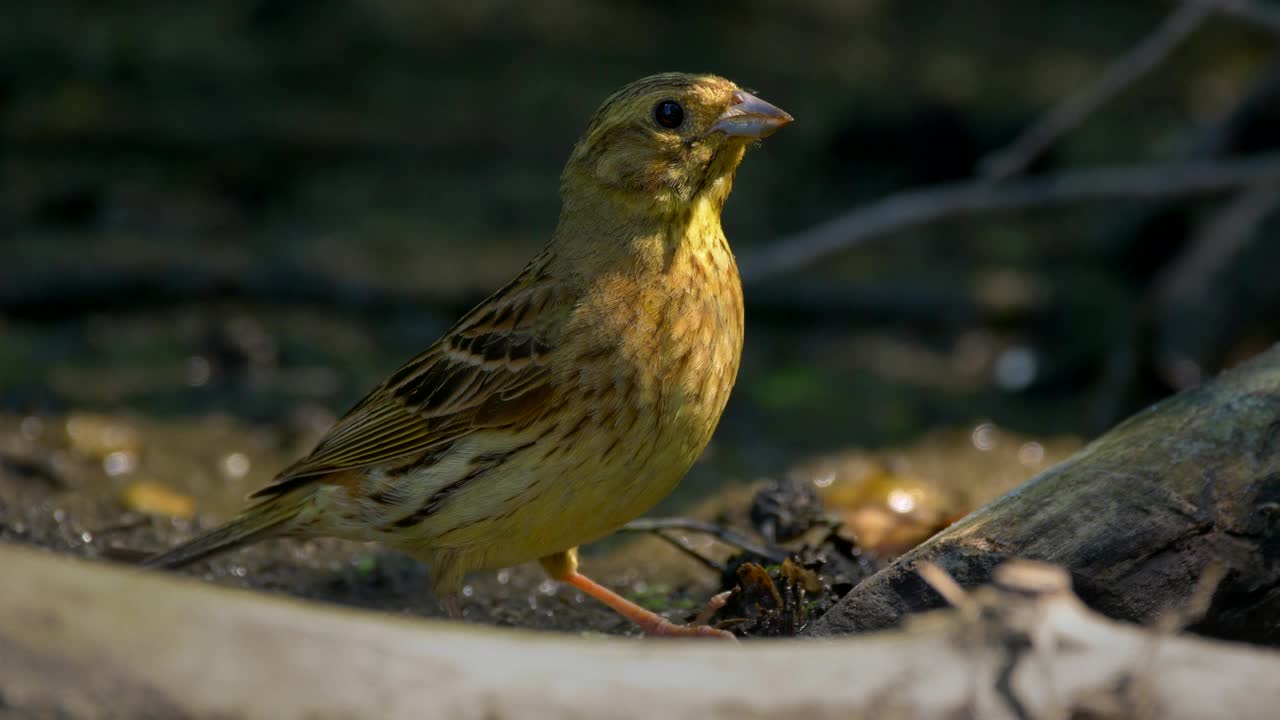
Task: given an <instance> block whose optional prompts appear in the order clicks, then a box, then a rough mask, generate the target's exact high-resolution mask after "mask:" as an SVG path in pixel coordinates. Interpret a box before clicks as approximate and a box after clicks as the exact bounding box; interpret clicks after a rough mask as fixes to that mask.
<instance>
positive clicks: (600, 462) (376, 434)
mask: <svg viewBox="0 0 1280 720" xmlns="http://www.w3.org/2000/svg"><path fill="white" fill-rule="evenodd" d="M791 121H792V117H791V116H790V115H788V114H787V113H785V112H783V111H782V110H780V109H778V108H776V107H774V106H773V105H770V104H769V103H767V102H765V101H763V100H761V99H759V98H757V97H755V96H754V95H752V94H750V93H748V92H746V91H745V90H742V89H741V88H739V87H738V86H737V85H735V84H734V83H732V82H730V81H728V80H726V79H724V78H721V77H717V76H714V75H690V74H684V73H666V74H661V75H654V76H651V77H647V78H644V79H641V80H638V81H636V82H633V83H631V84H630V85H627V86H626V87H624V88H622V89H621V90H619V91H618V92H616V93H614V94H613V95H612V96H610V97H609V98H608V99H607V100H605V102H604V104H603V105H601V107H600V108H599V109H598V110H597V111H596V113H595V115H594V116H593V117H592V118H591V121H590V123H589V124H588V126H587V130H586V133H585V134H584V135H583V136H582V138H581V139H580V140H579V141H578V143H577V144H576V145H575V146H574V148H573V152H572V154H571V155H570V157H569V161H568V163H567V164H566V165H565V168H564V171H563V173H562V174H561V178H560V196H561V211H560V219H559V223H558V225H557V226H556V229H555V232H554V233H553V234H552V236H551V240H550V242H549V243H547V245H546V246H545V247H544V248H543V250H542V251H541V252H539V253H538V254H537V256H535V257H534V258H533V260H531V261H530V262H529V264H528V265H527V266H525V268H524V269H523V270H522V271H521V272H520V273H519V274H518V275H516V277H515V279H513V280H512V281H511V282H509V283H507V285H506V286H505V287H503V288H502V289H501V290H498V291H497V292H496V293H494V294H493V295H492V296H490V297H489V298H488V299H486V300H485V301H483V302H481V303H480V304H479V305H478V306H477V307H475V308H474V309H473V310H471V311H470V312H469V313H467V314H466V315H465V316H464V317H463V318H462V319H461V320H459V321H458V323H457V324H456V325H454V326H453V328H451V329H450V330H449V331H448V332H446V333H445V334H444V336H443V337H441V338H440V339H439V340H437V341H436V343H435V344H434V345H432V346H431V347H429V348H427V350H426V351H425V352H423V353H421V354H420V355H418V356H417V357H415V358H413V359H412V360H410V361H409V362H408V363H407V364H405V365H404V366H403V367H401V368H400V369H399V370H397V371H395V372H394V373H393V374H392V375H391V376H390V377H389V378H387V380H386V381H385V382H383V383H382V384H381V385H379V386H378V387H377V388H376V389H374V390H373V391H372V392H371V393H369V395H368V396H367V397H365V398H364V400H362V401H360V402H359V403H358V404H357V405H356V406H355V407H354V408H352V409H351V410H350V411H349V412H348V413H347V414H346V415H345V416H343V417H342V418H341V419H340V420H338V422H337V423H336V424H335V425H334V427H333V428H332V429H331V430H330V431H329V433H328V434H327V435H325V437H324V438H323V439H321V440H320V442H319V443H318V444H317V446H316V447H315V449H314V450H313V451H312V452H311V454H310V455H308V456H306V457H304V458H303V459H301V460H299V461H298V462H296V463H294V464H293V465H290V466H289V467H287V468H285V469H284V470H283V471H282V472H281V473H280V474H279V475H278V476H277V477H276V478H275V480H274V481H273V482H272V483H271V484H269V485H267V486H266V487H264V488H262V489H260V490H258V491H256V492H255V493H253V494H252V495H251V496H250V498H251V499H252V500H255V501H256V502H255V503H254V504H252V505H250V506H249V507H248V508H247V509H246V510H244V511H243V512H242V513H241V514H240V515H239V516H238V517H236V518H234V519H233V520H231V521H229V522H228V523H226V524H224V525H222V526H220V527H217V528H214V529H213V530H210V531H209V532H207V533H205V534H203V535H200V536H198V537H196V538H195V539H193V540H191V541H189V542H187V543H185V544H183V545H180V546H178V547H175V548H173V549H172V550H169V551H167V552H163V553H160V554H157V555H154V556H152V557H150V558H149V559H147V560H146V561H144V564H145V565H147V566H149V567H155V568H172V567H178V566H181V565H184V564H187V563H190V562H194V561H196V560H199V559H201V558H204V557H207V556H209V555H211V554H213V553H218V552H222V551H224V550H228V549H231V548H235V547H238V546H242V545H246V544H249V543H254V542H257V541H260V540H263V539H266V538H271V537H303V538H306V537H322V536H331V537H339V538H346V539H351V540H359V541H378V542H381V543H384V544H386V545H388V546H390V547H393V548H397V549H399V550H401V551H403V552H405V553H407V554H409V555H410V556H412V557H414V558H417V559H420V560H423V561H425V562H427V563H429V564H430V566H431V574H432V586H433V590H434V591H435V594H436V597H437V598H438V599H439V601H440V603H441V605H442V606H443V607H444V609H445V610H446V611H447V612H448V613H449V615H450V616H451V617H454V618H460V617H461V616H462V611H461V603H460V600H459V591H460V590H461V588H462V584H463V580H464V576H465V575H466V574H467V573H469V572H471V571H478V570H491V569H497V568H503V567H508V566H511V565H516V564H519V563H523V562H527V561H530V560H534V559H538V560H540V561H541V563H542V565H543V567H544V568H545V569H546V571H547V572H548V574H549V575H550V576H551V577H552V578H553V579H555V580H558V581H562V582H565V583H568V584H569V585H571V586H573V587H575V588H577V589H579V590H581V591H583V592H584V593H586V594H588V595H591V596H592V597H594V598H597V599H598V600H600V601H602V602H604V603H605V604H607V605H608V606H610V607H611V608H613V609H614V610H616V611H617V612H619V613H620V614H622V615H623V616H625V617H627V618H629V619H630V620H632V621H634V622H635V623H636V624H638V625H639V626H640V627H641V628H642V629H643V630H644V631H645V632H646V633H647V634H651V635H691V636H728V637H732V636H731V635H729V634H728V633H725V632H724V631H722V630H717V629H714V628H710V627H695V626H687V625H678V624H675V623H672V622H670V621H668V620H666V619H665V618H662V617H661V616H659V615H657V614H655V613H652V612H650V611H648V610H646V609H644V608H641V607H640V606H638V605H636V604H634V603H632V602H630V601H628V600H626V599H625V598H623V597H622V596H620V595H618V594H616V593H614V592H612V591H610V590H609V589H607V588H605V587H603V586H601V585H599V584H597V583H595V582H594V581H592V580H590V579H589V578H587V577H585V576H584V575H582V574H581V573H579V572H578V557H577V548H578V546H579V545H581V544H583V543H589V542H592V541H594V540H597V539H599V538H601V537H603V536H605V535H607V534H609V533H611V532H613V531H614V530H616V529H617V528H619V527H620V526H622V525H623V524H625V523H626V522H627V521H629V520H632V519H633V518H635V517H637V516H638V515H640V514H642V513H644V512H645V511H646V510H648V509H649V508H651V507H653V505H654V504H655V503H657V502H658V500H660V499H661V498H662V497H664V496H665V495H667V494H668V493H669V492H670V491H671V490H672V489H674V488H675V486H676V484H677V483H678V482H679V481H680V479H681V478H682V477H683V476H684V475H685V473H686V472H687V471H688V470H689V468H690V466H692V465H693V462H694V461H695V460H696V459H697V457H698V455H699V454H700V453H701V452H702V450H703V449H704V448H705V447H706V445H707V442H708V441H709V440H710V438H711V434H712V432H713V431H714V430H715V427H716V424H717V423H718V422H719V420H720V415H721V413H722V412H723V411H724V407H725V403H726V402H727V401H728V398H729V392H730V390H731V389H732V387H733V383H734V379H735V377H736V376H737V372H738V361H739V357H740V355H741V352H742V334H743V318H742V312H743V311H742V284H741V281H740V280H739V278H738V270H737V266H736V264H735V262H734V258H733V253H732V252H731V250H730V249H729V245H728V243H727V241H726V240H725V236H724V231H723V230H722V229H721V227H720V211H721V208H722V207H723V206H724V202H725V199H726V198H727V197H728V196H729V191H730V188H731V187H732V185H733V176H734V172H735V171H736V170H737V167H738V164H739V163H740V162H741V161H742V158H743V155H744V154H745V152H746V150H747V147H748V145H751V144H752V143H754V142H756V141H758V140H759V139H760V138H763V137H766V136H768V135H770V134H772V133H773V132H774V131H775V130H777V129H778V128H780V127H782V126H783V125H785V124H787V123H789V122H791Z"/></svg>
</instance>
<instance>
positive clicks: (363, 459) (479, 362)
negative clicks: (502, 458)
mask: <svg viewBox="0 0 1280 720" xmlns="http://www.w3.org/2000/svg"><path fill="white" fill-rule="evenodd" d="M522 277H523V275H522ZM560 312H565V313H567V312H568V309H567V307H566V306H565V305H564V304H562V303H559V302H557V301H556V298H555V297H554V289H553V288H551V287H547V286H545V285H528V284H522V283H521V278H517V279H516V281H514V282H513V283H512V285H509V286H507V287H506V288H503V290H501V291H499V292H498V293H497V294H495V295H494V296H493V297H491V298H489V299H488V300H486V301H485V302H483V303H481V304H480V305H479V306H478V307H476V308H475V309H474V310H472V311H471V312H470V313H468V314H467V316H466V317H464V318H463V319H462V320H461V321H459V323H458V324H457V325H456V326H454V328H453V329H452V330H450V331H449V332H448V333H447V334H445V336H444V337H443V338H441V339H440V340H439V341H438V342H436V344H435V345H433V346H431V347H430V348H429V349H427V350H426V351H425V352H423V353H422V354H421V355H419V356H418V357H416V358H414V359H413V360H410V361H409V362H408V363H406V364H405V365H404V366H403V367H401V368H400V369H399V370H397V371H396V372H395V373H394V374H393V375H392V376H391V377H390V378H388V379H387V381H386V382H384V383H383V384H382V385H380V386H379V387H378V388H377V389H376V390H374V391H373V392H372V393H370V394H369V395H368V397H366V398H365V399H364V400H362V401H360V403H359V404H358V405H356V406H355V407H354V408H352V409H351V411H350V412H348V413H347V414H346V415H345V416H343V417H342V419H340V420H338V422H337V424H335V425H334V427H333V428H332V429H331V430H330V431H329V433H328V435H326V436H325V437H324V438H323V439H322V440H321V441H320V443H319V444H318V445H317V446H316V448H315V450H313V451H312V452H311V454H310V455H308V456H307V457H305V458H303V459H302V460H300V461H298V462H296V463H294V464H293V465H291V466H289V467H288V468H287V469H285V470H284V471H283V472H282V473H280V475H278V476H277V477H276V479H275V481H274V482H273V483H271V484H270V485H268V486H266V487H264V488H262V489H260V490H258V491H257V492H255V493H254V494H253V495H252V497H264V496H272V495H278V494H281V493H283V492H286V491H288V490H291V489H293V488H294V487H297V486H299V485H301V484H305V483H306V482H309V481H310V480H311V479H313V478H317V477H318V476H322V475H326V474H329V473H334V472H339V471H343V470H350V469H354V468H360V467H368V466H371V465H378V464H381V463H385V462H391V461H395V460H400V459H404V458H408V457H412V456H415V455H421V454H424V453H427V452H430V451H432V450H433V449H436V448H439V447H442V446H444V445H446V444H448V443H451V442H453V441H455V440H457V439H459V438H461V437H463V436H465V435H468V434H470V433H472V432H474V431H476V430H480V429H486V428H504V427H512V428H519V427H523V426H526V425H527V424H529V423H531V422H533V421H534V420H536V419H537V418H538V417H540V416H542V415H543V414H544V413H545V412H546V411H547V410H548V409H549V408H550V406H551V386H550V370H549V368H548V360H549V359H550V356H551V354H552V353H553V352H554V349H555V348H554V347H553V343H554V340H553V339H552V338H553V337H554V335H555V333H554V332H552V331H550V329H551V328H554V327H555V326H557V325H558V324H559V323H558V320H560V319H561V318H558V317H555V315H556V313H560Z"/></svg>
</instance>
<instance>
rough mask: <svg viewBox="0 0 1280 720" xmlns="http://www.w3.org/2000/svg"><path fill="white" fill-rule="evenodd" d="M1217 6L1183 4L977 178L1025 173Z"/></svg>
mask: <svg viewBox="0 0 1280 720" xmlns="http://www.w3.org/2000/svg"><path fill="white" fill-rule="evenodd" d="M1215 4H1216V2H1209V1H1205V0H1195V1H1193V2H1184V3H1181V4H1180V5H1179V6H1178V8H1177V9H1176V10H1174V11H1173V12H1172V13H1170V14H1169V16H1168V17H1167V18H1165V21H1164V22H1162V23H1161V24H1160V25H1159V26H1158V27H1157V28H1156V29H1155V30H1153V31H1152V32H1151V34H1150V35H1147V36H1146V37H1145V38H1144V39H1143V40H1142V41H1141V42H1139V43H1138V44H1137V45H1135V46H1133V48H1132V49H1131V50H1130V51H1129V52H1128V53H1126V54H1125V55H1123V56H1122V57H1120V58H1119V59H1117V60H1116V61H1115V62H1113V63H1111V65H1109V66H1108V67H1107V68H1106V70H1105V71H1103V73H1102V75H1101V76H1100V77H1099V78H1098V79H1097V81H1096V82H1094V83H1093V84H1092V85H1090V86H1088V87H1086V88H1085V89H1084V90H1082V91H1081V92H1079V93H1077V94H1075V95H1072V96H1070V97H1068V98H1066V99H1065V100H1063V101H1062V102H1060V103H1058V104H1057V105H1056V106H1054V107H1053V109H1051V110H1050V111H1049V112H1047V113H1045V114H1044V115H1043V116H1041V117H1040V119H1039V120H1037V121H1036V122H1035V123H1034V124H1032V125H1031V126H1030V127H1029V128H1027V129H1026V130H1024V131H1023V132H1022V134H1021V135H1019V136H1018V137H1017V139H1015V140H1014V141H1013V142H1012V143H1010V144H1009V145H1008V146H1007V147H1005V148H1004V149H1002V150H999V151H997V152H995V153H992V154H991V155H989V156H987V157H986V158H985V159H984V160H983V161H982V162H981V163H980V164H979V169H978V173H979V175H981V176H982V177H984V178H986V179H987V180H1003V179H1005V178H1008V177H1011V176H1013V175H1017V174H1019V173H1021V172H1022V171H1024V170H1026V169H1027V167H1028V166H1030V165H1031V163H1032V162H1033V161H1035V159H1036V158H1037V157H1039V156H1040V154H1041V153H1043V152H1044V151H1045V150H1046V149H1048V148H1049V146H1050V145H1052V144H1053V143H1054V142H1056V141H1057V140H1058V139H1059V138H1061V137H1062V136H1063V135H1066V134H1067V133H1068V132H1071V131H1072V130H1074V129H1075V128H1077V127H1079V126H1080V125H1081V124H1082V123H1083V122H1084V121H1085V119H1086V118H1088V117H1089V116H1090V115H1092V114H1093V113H1094V112H1096V111H1097V110H1098V108H1100V107H1102V105H1103V104H1105V103H1106V102H1107V101H1108V100H1110V99H1111V98H1113V97H1115V96H1116V95H1118V94H1119V93H1121V92H1122V91H1124V89H1125V88H1127V87H1129V86H1130V85H1132V84H1133V83H1135V82H1137V81H1138V80H1139V79H1141V78H1142V77H1143V76H1145V75H1146V74H1147V73H1149V72H1151V70H1152V69H1154V68H1155V67H1157V66H1158V65H1160V64H1161V63H1162V62H1164V60H1165V59H1166V58H1168V57H1169V55H1170V54H1171V53H1172V52H1173V51H1174V49H1176V48H1177V47H1178V46H1179V45H1180V44H1182V41H1183V40H1185V39H1186V38H1187V37H1188V36H1189V35H1191V33H1193V32H1195V30H1196V29H1197V28H1199V27H1200V25H1201V24H1202V23H1203V22H1204V21H1205V19H1206V18H1208V17H1209V15H1210V14H1212V12H1213V10H1214V9H1215Z"/></svg>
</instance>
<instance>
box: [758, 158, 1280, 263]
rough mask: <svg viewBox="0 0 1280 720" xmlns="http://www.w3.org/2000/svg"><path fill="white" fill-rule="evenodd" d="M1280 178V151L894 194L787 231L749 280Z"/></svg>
mask: <svg viewBox="0 0 1280 720" xmlns="http://www.w3.org/2000/svg"><path fill="white" fill-rule="evenodd" d="M1275 182H1280V153H1267V154H1262V155H1256V156H1253V157H1250V158H1246V159H1242V160H1224V161H1208V162H1195V163H1182V164H1177V165H1136V166H1129V167H1111V168H1101V169H1097V170H1081V171H1077V172H1067V173H1062V174H1059V175H1054V176H1047V177H1036V178H1027V179H1022V180H1017V181H1011V182H1007V183H1002V184H993V183H990V182H988V181H984V180H977V181H968V182H962V183H955V184H951V185H942V186H937V187H929V188H922V189H919V190H908V191H905V192H901V193H897V194H894V195H890V196H888V197H885V198H882V199H880V200H877V201H875V202H872V203H870V204H868V205H864V206H862V207H858V208H854V209H853V210H850V211H848V212H846V213H844V214H841V215H837V216H836V217H834V218H832V219H830V220H828V221H826V222H823V223H821V224H819V225H816V226H814V227H812V228H810V229H808V230H804V231H801V232H799V233H796V234H794V235H791V236H788V237H784V238H782V239H781V240H779V241H777V242H776V243H774V244H773V245H772V246H771V247H767V248H765V249H764V250H761V251H758V252H755V253H752V254H750V255H748V256H746V257H744V258H743V259H742V262H741V268H742V276H743V278H744V279H745V280H747V281H748V282H758V281H760V280H763V279H766V278H769V277H772V276H775V275H780V274H782V273H785V272H789V271H792V270H795V269H797V268H800V267H804V266H806V265H809V264H812V263H815V262H817V261H819V260H823V259H825V258H828V257H830V256H832V255H835V254H836V253H839V252H842V251H844V250H847V249H849V248H851V247H854V246H856V245H860V244H863V243H865V242H868V241H870V240H874V239H876V238H880V237H883V236H886V235H889V234H892V233H897V232H902V231H905V230H911V229H917V228H921V227H925V226H928V225H932V224H934V223H938V222H941V221H944V220H954V219H957V218H963V217H968V216H973V215H980V214H990V213H997V212H1011V211H1015V210H1033V209H1041V208H1050V207H1063V206H1068V205H1078V204H1082V203H1089V202H1101V201H1115V200H1156V199H1165V198H1170V197H1177V196H1188V195H1207V194H1212V193H1220V192H1223V191H1228V190H1236V189H1239V188H1242V187H1248V186H1253V185H1259V184H1263V183H1275Z"/></svg>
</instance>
